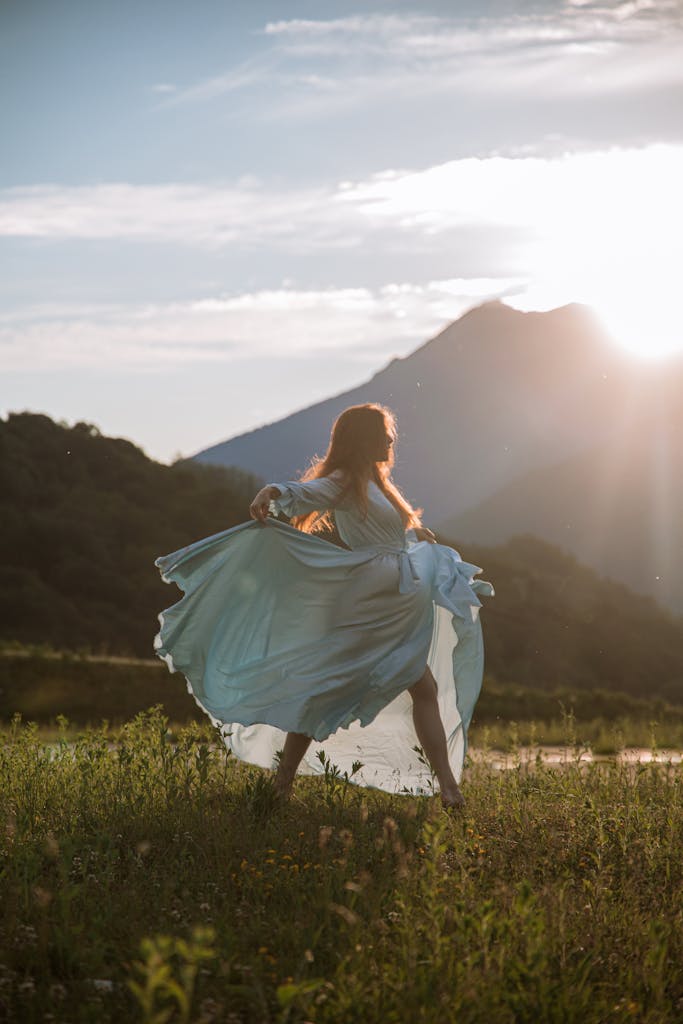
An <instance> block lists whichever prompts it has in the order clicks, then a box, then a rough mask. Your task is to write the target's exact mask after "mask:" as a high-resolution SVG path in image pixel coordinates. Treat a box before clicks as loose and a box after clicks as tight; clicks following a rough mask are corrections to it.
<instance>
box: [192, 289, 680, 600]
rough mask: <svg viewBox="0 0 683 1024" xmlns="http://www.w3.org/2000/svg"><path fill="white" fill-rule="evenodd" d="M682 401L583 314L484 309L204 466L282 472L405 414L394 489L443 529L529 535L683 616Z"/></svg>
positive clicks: (666, 375)
mask: <svg viewBox="0 0 683 1024" xmlns="http://www.w3.org/2000/svg"><path fill="white" fill-rule="evenodd" d="M680 395H683V362H681V361H679V362H670V363H668V364H660V363H656V362H647V361H643V360H638V359H636V358H635V357H633V356H630V355H628V354H626V353H625V352H623V351H622V350H621V349H619V348H618V346H616V345H615V344H614V343H613V342H612V341H611V340H610V338H609V337H608V336H607V335H606V334H605V332H604V330H603V329H602V328H601V326H600V324H599V322H598V320H597V318H596V317H595V315H594V314H593V313H592V311H591V310H590V309H589V308H588V307H586V306H582V305H579V304H576V303H573V304H570V305H567V306H562V307H560V308H558V309H554V310H551V311H549V312H546V313H523V312H519V311H518V310H514V309H512V308H510V307H509V306H506V305H505V304H504V303H502V302H499V301H495V302H486V303H484V304H483V305H481V306H478V307H476V308H474V309H472V310H470V311H469V312H468V313H466V314H465V315H464V316H462V317H461V318H460V319H459V320H457V321H455V323H453V324H451V325H450V326H449V327H447V328H446V329H445V330H444V331H442V332H441V333H440V334H439V335H437V337H435V338H433V339H432V340H431V341H429V342H427V343H426V344H425V345H422V346H421V347H420V348H418V349H417V350H416V351H415V352H413V353H412V354H411V355H409V356H407V357H405V358H403V359H394V360H393V361H392V362H391V363H389V365H388V366H387V367H385V368H384V369H383V370H381V371H380V372H379V373H377V374H376V375H375V376H374V377H373V378H372V379H371V380H369V381H368V382H367V383H365V384H362V385H361V386H359V387H357V388H354V389H352V390H350V391H346V392H344V393H343V394H340V395H337V396H335V397H333V398H330V399H327V400H326V401H324V402H319V403H317V404H315V405H312V406H310V407H308V408H306V409H303V410H301V411H300V412H297V413H294V414H293V415H291V416H288V417H286V418H284V419H282V420H279V421H278V422H276V423H272V424H269V425H268V426H264V427H261V428H260V429H258V430H253V431H250V432H249V433H246V434H242V435H240V436H238V437H235V438H233V439H231V440H228V441H226V442H224V443H222V444H219V445H215V446H214V447H212V448H208V449H206V450H205V451H202V452H199V453H198V455H197V456H195V458H196V459H197V460H198V461H200V462H206V463H213V464H218V465H221V464H223V465H227V464H230V465H235V466H241V467H244V468H249V469H250V470H251V471H252V472H254V473H257V474H258V475H259V476H261V477H263V478H264V479H267V480H273V481H276V480H284V479H289V478H292V477H294V476H296V475H297V473H298V472H299V471H301V470H302V469H304V468H305V467H306V465H307V463H308V461H309V459H310V457H311V456H312V455H313V454H314V453H315V452H318V453H320V452H322V451H324V449H325V445H326V443H327V439H328V437H329V429H330V426H331V423H332V421H333V420H334V418H335V416H336V415H337V414H338V413H339V412H340V411H341V410H342V409H343V408H345V407H346V406H347V405H352V404H356V403H359V402H368V401H376V402H382V403H384V404H386V405H389V406H390V408H392V409H393V410H394V412H395V413H396V414H397V416H398V424H399V430H400V438H399V445H398V449H397V463H396V469H395V477H396V480H397V482H398V483H399V485H400V486H401V487H402V489H403V490H404V491H405V493H406V495H407V496H408V497H409V498H410V500H411V501H412V502H413V503H414V504H417V505H420V506H421V507H422V508H424V510H425V521H426V522H428V523H431V524H432V525H436V526H437V527H438V528H439V529H440V531H441V532H442V533H443V534H444V535H446V536H453V537H457V538H459V539H462V540H465V541H481V542H486V543H492V542H494V543H497V542H501V541H503V540H505V539H507V538H509V537H511V536H513V535H514V534H517V533H531V532H533V533H535V534H537V535H538V536H539V537H542V538H546V539H548V540H551V541H552V542H553V543H556V544H561V545H562V547H564V548H565V549H566V550H568V551H570V552H573V553H575V554H577V555H578V556H579V557H580V558H581V559H582V560H585V561H587V562H588V563H589V564H590V565H594V566H595V567H596V568H598V569H599V570H600V571H601V572H604V573H606V574H608V575H610V576H613V577H614V578H615V579H618V580H622V581H625V582H628V583H629V584H630V585H632V586H633V587H636V588H637V589H639V590H641V591H642V592H644V593H651V594H654V595H656V596H657V597H658V598H659V599H660V600H662V601H664V602H666V603H667V604H668V605H669V606H670V607H671V608H673V609H677V610H681V609H683V573H681V572H677V571H676V569H677V567H678V565H679V562H678V561H677V559H678V558H680V552H681V551H683V515H681V512H683V501H682V500H681V492H680V484H679V482H678V481H677V479H676V477H677V475H678V474H679V472H680V471H679V467H681V466H683V460H681V458H680V452H681V437H683V409H682V408H681V404H680V401H679V396H680ZM508 503H510V504H508ZM569 512H571V518H570V520H569V523H570V525H569V526H567V525H566V522H567V515H566V514H564V513H567V514H568V513H569ZM603 537H604V541H603V540H601V538H603ZM636 562H639V563H640V566H642V567H643V568H642V569H641V568H638V569H636V568H635V565H636ZM648 574H649V575H648ZM657 576H659V577H660V579H659V580H658V579H657V578H656V577H657ZM664 577H666V579H667V581H668V582H667V584H666V586H664V585H662V579H663V578H664Z"/></svg>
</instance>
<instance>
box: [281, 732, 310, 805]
mask: <svg viewBox="0 0 683 1024" xmlns="http://www.w3.org/2000/svg"><path fill="white" fill-rule="evenodd" d="M310 743H311V737H310V736H304V734H303V733H301V732H288V733H287V739H286V740H285V745H284V747H283V748H282V755H281V757H280V761H279V763H278V766H277V772H276V773H275V789H276V791H277V792H278V793H279V794H280V796H289V794H290V791H291V789H292V784H293V782H294V776H295V775H296V770H297V768H298V767H299V765H300V764H301V758H302V757H303V756H304V754H305V753H306V751H307V750H308V748H309V746H310Z"/></svg>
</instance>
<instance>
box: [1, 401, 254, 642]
mask: <svg viewBox="0 0 683 1024" xmlns="http://www.w3.org/2000/svg"><path fill="white" fill-rule="evenodd" d="M256 487H257V482H256V481H255V480H254V479H253V478H252V477H250V476H249V475H248V474H245V473H243V472H242V471H239V470H235V471H232V472H231V471H228V470H225V469H220V468H218V467H211V466H200V465H197V464H196V463H189V462H185V463H181V464H178V465H176V466H173V467H168V466H162V465H160V464H158V463H156V462H153V461H152V460H151V459H148V458H147V456H146V455H145V454H144V453H143V452H142V451H140V449H139V448H136V447H135V445H133V444H131V443H130V442H129V441H123V440H116V439H114V438H109V437H103V436H101V435H100V434H99V431H98V430H97V428H96V427H93V426H91V425H89V424H87V423H78V424H77V425H76V426H75V427H72V428H68V427H64V426H60V425H58V424H57V423H54V422H53V421H52V420H51V419H49V417H47V416H38V415H33V414H30V413H22V414H18V415H17V414H14V415H10V416H9V418H8V419H7V420H6V421H4V420H0V522H1V523H2V528H1V529H0V639H5V640H21V641H26V642H33V643H48V644H51V645H54V646H56V647H67V648H72V649H74V648H78V647H81V646H83V647H87V648H90V649H93V650H101V651H108V652H114V653H119V654H122V653H134V654H138V655H143V656H144V655H151V654H152V641H153V637H154V634H155V633H156V630H157V627H158V623H157V613H158V612H159V611H160V610H161V609H162V608H164V607H165V606H166V605H168V604H171V603H172V602H173V600H175V599H176V597H178V596H179V594H178V591H177V590H175V588H173V589H172V588H170V587H168V586H167V585H165V584H164V583H162V582H161V580H160V579H159V574H158V571H157V569H156V568H155V567H154V564H153V563H154V559H155V558H156V557H157V556H158V555H160V554H163V553H166V552H168V551H173V550H175V549H176V548H178V547H182V546H183V545H185V544H188V543H189V542H190V541H192V540H197V539H199V538H200V537H204V536H207V535H209V534H211V533H216V532H217V531H219V530H223V529H226V528H227V527H229V526H233V525H234V524H236V523H238V522H242V521H243V520H245V519H246V518H248V513H247V509H248V504H249V501H250V500H251V498H252V497H253V494H254V492H255V490H256Z"/></svg>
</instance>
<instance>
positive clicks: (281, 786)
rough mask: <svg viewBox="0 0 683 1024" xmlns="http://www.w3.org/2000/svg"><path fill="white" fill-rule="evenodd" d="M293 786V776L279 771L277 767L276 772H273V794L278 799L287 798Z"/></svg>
mask: <svg viewBox="0 0 683 1024" xmlns="http://www.w3.org/2000/svg"><path fill="white" fill-rule="evenodd" d="M293 786H294V776H293V775H285V773H284V772H281V771H280V770H279V769H278V770H277V772H276V773H275V778H274V779H273V789H274V790H275V795H276V796H277V797H278V798H279V799H280V800H289V798H290V797H291V795H292V787H293Z"/></svg>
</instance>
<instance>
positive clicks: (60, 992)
mask: <svg viewBox="0 0 683 1024" xmlns="http://www.w3.org/2000/svg"><path fill="white" fill-rule="evenodd" d="M49 993H50V1000H51V1001H52V1002H61V1001H62V999H66V996H67V991H66V987H65V986H64V985H62V983H61V982H60V981H55V982H54V983H53V984H52V985H50V989H49Z"/></svg>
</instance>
